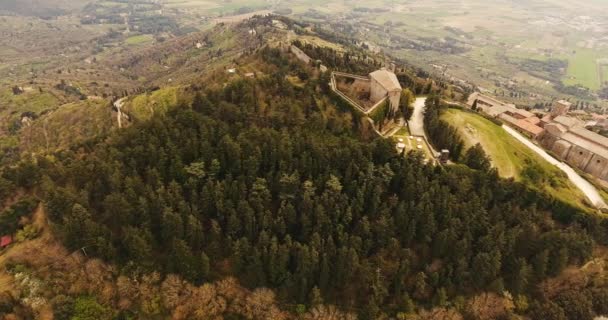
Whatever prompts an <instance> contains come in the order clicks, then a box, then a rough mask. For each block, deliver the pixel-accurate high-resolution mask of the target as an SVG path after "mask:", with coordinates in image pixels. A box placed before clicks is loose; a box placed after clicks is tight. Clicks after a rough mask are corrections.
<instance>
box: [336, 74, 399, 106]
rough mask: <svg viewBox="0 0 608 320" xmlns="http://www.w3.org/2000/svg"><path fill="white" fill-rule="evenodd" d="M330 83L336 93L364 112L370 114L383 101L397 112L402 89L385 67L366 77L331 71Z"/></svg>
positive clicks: (394, 76) (395, 77)
mask: <svg viewBox="0 0 608 320" xmlns="http://www.w3.org/2000/svg"><path fill="white" fill-rule="evenodd" d="M330 85H331V88H332V90H333V91H334V92H335V93H336V94H338V95H339V96H340V97H342V98H343V99H344V100H346V101H347V102H348V103H349V104H351V105H352V106H353V107H354V108H356V109H358V110H360V111H361V112H363V113H365V114H370V113H371V112H372V111H374V110H375V109H376V108H377V107H378V106H380V105H382V104H383V103H385V102H388V104H389V106H390V108H391V109H392V111H393V112H397V110H398V109H399V102H400V100H401V92H402V91H403V89H402V88H401V84H400V83H399V80H398V79H397V76H396V75H395V74H394V73H393V72H391V71H389V70H388V69H386V68H382V69H380V70H376V71H374V72H372V73H370V74H369V75H368V76H367V77H364V76H358V75H354V74H349V73H342V72H332V74H331V84H330Z"/></svg>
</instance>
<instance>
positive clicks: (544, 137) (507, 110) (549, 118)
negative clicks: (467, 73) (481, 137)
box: [468, 93, 608, 181]
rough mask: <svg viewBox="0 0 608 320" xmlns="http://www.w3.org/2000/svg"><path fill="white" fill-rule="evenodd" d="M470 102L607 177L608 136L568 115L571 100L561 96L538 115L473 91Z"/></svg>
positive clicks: (569, 160) (561, 155)
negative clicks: (562, 98) (546, 112)
mask: <svg viewBox="0 0 608 320" xmlns="http://www.w3.org/2000/svg"><path fill="white" fill-rule="evenodd" d="M468 105H469V106H470V107H473V106H476V108H477V109H478V110H480V111H482V112H484V113H486V114H487V115H489V116H492V117H495V118H497V119H500V120H502V121H503V122H504V123H505V124H508V125H509V126H510V127H512V128H514V129H516V130H518V131H519V132H522V133H524V134H526V135H527V136H529V137H531V138H533V139H536V140H537V141H538V143H539V144H540V145H541V146H542V147H543V148H545V149H546V150H549V151H550V152H551V153H553V154H554V155H555V156H556V157H557V158H558V159H560V160H562V161H564V162H566V163H568V164H569V165H571V166H573V167H575V168H578V169H579V170H581V171H583V172H586V173H588V174H591V175H593V176H594V177H596V178H599V179H602V180H604V181H608V138H606V137H604V136H602V135H599V134H597V133H595V132H593V131H590V130H587V129H586V128H585V122H583V121H582V120H579V119H577V118H574V117H570V116H568V112H570V108H571V107H572V104H571V103H569V102H568V101H564V100H560V101H556V102H554V103H553V106H552V108H551V112H549V113H548V114H546V115H545V116H544V117H542V119H539V118H538V117H537V116H536V115H534V114H533V113H531V112H529V111H526V110H523V109H519V108H517V107H516V106H515V105H513V104H506V103H503V102H501V101H499V100H496V99H494V98H492V97H488V96H485V95H482V94H479V93H473V94H471V96H470V97H469V101H468Z"/></svg>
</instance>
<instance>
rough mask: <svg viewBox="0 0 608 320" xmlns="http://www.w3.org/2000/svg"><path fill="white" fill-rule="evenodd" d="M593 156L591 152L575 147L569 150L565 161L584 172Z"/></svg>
mask: <svg viewBox="0 0 608 320" xmlns="http://www.w3.org/2000/svg"><path fill="white" fill-rule="evenodd" d="M594 155H595V154H594V153H592V152H591V151H589V150H587V149H584V148H581V147H579V146H577V145H575V146H573V147H572V150H570V153H569V154H568V158H566V161H567V162H568V163H570V164H571V165H573V166H575V167H577V168H579V169H581V170H585V167H586V166H587V164H588V163H589V161H591V158H593V156H594Z"/></svg>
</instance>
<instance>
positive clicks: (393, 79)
mask: <svg viewBox="0 0 608 320" xmlns="http://www.w3.org/2000/svg"><path fill="white" fill-rule="evenodd" d="M369 76H370V78H372V79H374V80H376V81H378V83H380V85H381V86H382V87H384V89H386V91H397V90H399V91H401V84H399V80H398V79H397V76H396V75H395V74H394V73H392V72H390V71H388V70H386V69H384V68H383V69H380V70H376V71H374V72H372V73H370V74H369Z"/></svg>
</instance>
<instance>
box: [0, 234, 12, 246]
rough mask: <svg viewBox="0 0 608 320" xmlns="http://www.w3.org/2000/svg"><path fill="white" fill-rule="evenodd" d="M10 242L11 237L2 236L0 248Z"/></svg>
mask: <svg viewBox="0 0 608 320" xmlns="http://www.w3.org/2000/svg"><path fill="white" fill-rule="evenodd" d="M11 243H13V238H12V237H11V236H4V237H2V239H0V248H4V247H6V246H8V245H9V244H11Z"/></svg>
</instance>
